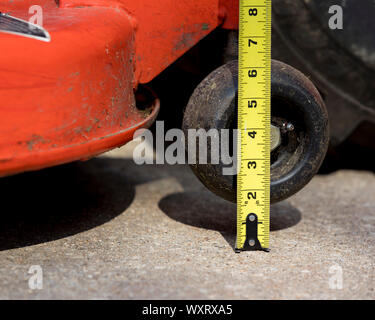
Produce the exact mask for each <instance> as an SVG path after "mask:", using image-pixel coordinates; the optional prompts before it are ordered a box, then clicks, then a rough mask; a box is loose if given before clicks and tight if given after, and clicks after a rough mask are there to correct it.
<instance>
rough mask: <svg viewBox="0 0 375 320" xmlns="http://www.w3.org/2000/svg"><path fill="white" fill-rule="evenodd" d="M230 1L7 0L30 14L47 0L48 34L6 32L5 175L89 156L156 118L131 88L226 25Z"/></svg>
mask: <svg viewBox="0 0 375 320" xmlns="http://www.w3.org/2000/svg"><path fill="white" fill-rule="evenodd" d="M223 2H224V1H223V0H221V1H219V0H206V1H201V0H186V1H185V0H60V1H55V0H13V1H8V0H0V11H1V12H7V13H9V14H10V15H12V16H14V17H18V18H21V19H25V20H28V19H29V17H30V14H29V12H28V11H29V7H30V6H32V5H40V6H41V7H42V8H43V27H44V28H45V29H46V30H47V31H48V32H49V34H50V36H51V41H50V42H43V41H38V40H35V39H30V38H26V37H22V36H17V35H12V34H6V33H1V32H0V42H1V50H0V61H1V66H0V97H1V102H0V175H8V174H13V173H17V172H22V171H26V170H34V169H39V168H43V167H47V166H51V165H56V164H60V163H65V162H70V161H74V160H77V159H86V158H89V157H91V156H94V155H96V154H99V153H102V152H104V151H107V150H109V149H111V148H114V147H116V146H120V145H122V144H124V143H126V142H127V141H129V140H131V139H132V136H133V133H134V131H135V130H136V129H138V128H142V127H148V126H150V125H151V123H152V122H153V120H154V119H155V117H156V114H157V110H158V105H156V106H155V108H154V110H153V112H152V113H150V114H149V115H146V114H145V113H144V112H141V111H139V110H137V108H136V107H135V101H134V93H133V92H134V89H135V88H136V87H137V85H138V84H139V83H147V82H149V81H150V80H152V79H153V78H154V77H155V76H157V75H158V74H159V73H160V72H161V71H163V70H164V69H165V68H166V67H167V66H169V65H170V64H171V63H173V62H174V61H175V60H176V59H177V58H178V57H180V56H181V55H182V54H183V53H185V52H186V51H187V50H188V49H190V48H191V47H192V46H194V45H195V44H196V43H197V42H198V41H199V40H200V39H202V38H203V37H204V36H206V35H207V34H208V33H210V32H211V31H212V30H213V29H215V28H216V27H217V26H219V25H220V24H222V23H223V22H224V25H225V21H226V20H228V21H229V20H230V17H229V16H228V12H229V11H228V9H227V7H228V6H227V7H226V9H223ZM229 2H232V1H228V3H229ZM229 7H230V6H229ZM223 10H224V11H223ZM223 12H225V14H224V15H223ZM224 18H225V19H224Z"/></svg>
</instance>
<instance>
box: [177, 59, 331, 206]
mask: <svg viewBox="0 0 375 320" xmlns="http://www.w3.org/2000/svg"><path fill="white" fill-rule="evenodd" d="M271 81H272V83H271V90H272V97H271V110H272V111H271V113H272V117H271V122H272V124H273V125H274V126H275V127H278V128H280V136H281V141H280V143H279V144H278V146H277V148H275V149H274V150H273V151H272V152H271V202H272V203H275V202H277V201H281V200H284V199H286V198H288V197H290V196H291V195H293V194H295V193H296V192H298V191H299V190H301V189H302V188H303V187H304V186H305V185H306V184H307V183H308V182H309V181H310V180H311V179H312V178H313V176H314V175H315V174H316V173H317V171H318V170H319V167H320V166H321V164H322V161H323V159H324V157H325V154H326V151H327V148H328V143H329V128H328V114H327V111H326V108H325V105H324V102H323V100H322V98H321V96H320V94H319V92H318V90H317V89H316V88H315V86H314V85H313V83H312V82H311V81H310V80H309V79H308V78H307V77H306V76H304V75H303V74H302V73H301V72H299V71H298V70H296V69H294V68H293V67H291V66H289V65H286V64H284V63H282V62H279V61H275V60H273V61H272V80H271ZM237 91H238V62H237V61H230V62H228V63H227V64H225V65H223V66H221V67H220V68H218V69H216V70H215V71H213V72H212V73H211V74H210V75H208V76H207V77H206V78H205V79H204V80H203V81H202V82H201V83H200V84H199V85H198V87H197V88H196V89H195V91H194V92H193V94H192V96H191V98H190V100H189V102H188V105H187V106H186V109H185V112H184V119H183V124H182V129H183V130H184V133H185V137H186V143H185V146H186V148H187V149H188V148H189V143H191V141H190V142H189V141H188V130H189V129H196V130H198V129H204V130H206V131H208V130H210V129H219V130H220V129H235V128H237ZM286 124H292V125H291V126H290V128H293V129H292V130H284V127H285V125H286ZM207 143H208V145H207V155H210V154H211V151H212V150H211V149H212V148H214V147H215V146H214V145H213V144H211V140H210V139H207ZM196 150H197V155H196V159H197V163H196V164H191V165H190V166H191V169H192V170H193V172H194V173H195V175H196V176H197V177H198V178H199V180H200V181H201V182H202V183H203V184H204V185H205V186H206V187H207V188H208V189H209V190H211V191H212V192H214V193H215V194H216V195H218V196H220V197H222V198H224V199H226V200H228V201H232V202H236V181H237V178H236V176H235V175H223V168H224V167H226V166H225V165H223V164H222V161H220V163H219V164H211V163H210V159H208V161H207V163H199V154H198V153H199V148H196Z"/></svg>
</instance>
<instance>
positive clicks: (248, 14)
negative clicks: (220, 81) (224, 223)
mask: <svg viewBox="0 0 375 320" xmlns="http://www.w3.org/2000/svg"><path fill="white" fill-rule="evenodd" d="M239 21H240V26H239V59H238V63H239V65H238V129H239V131H240V135H239V139H238V144H239V145H238V150H239V151H240V152H239V155H238V156H239V159H238V161H239V162H238V164H239V168H240V171H239V173H238V175H237V241H236V251H244V250H268V248H269V233H270V183H271V181H270V140H271V134H270V131H271V129H270V126H271V0H240V16H239Z"/></svg>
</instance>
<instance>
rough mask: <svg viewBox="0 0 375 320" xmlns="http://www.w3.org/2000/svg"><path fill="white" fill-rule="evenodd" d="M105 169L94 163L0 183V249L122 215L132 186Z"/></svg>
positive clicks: (53, 237)
mask: <svg viewBox="0 0 375 320" xmlns="http://www.w3.org/2000/svg"><path fill="white" fill-rule="evenodd" d="M108 167H111V163H110V161H109V162H108V161H107V159H94V160H91V161H89V162H88V163H86V164H85V163H72V164H69V165H64V166H58V167H54V168H50V169H45V170H41V171H36V172H29V173H25V174H20V175H16V176H11V177H6V178H2V179H0V194H1V199H2V201H1V224H0V250H7V249H13V248H19V247H25V246H29V245H34V244H38V243H43V242H47V241H52V240H56V239H60V238H64V237H67V236H70V235H73V234H76V233H79V232H82V231H85V230H88V229H91V228H94V227H96V226H98V225H101V224H103V223H105V222H107V221H109V220H111V219H113V218H114V217H116V216H117V215H119V214H120V213H122V212H123V211H124V210H125V209H126V208H127V207H128V206H129V205H130V204H131V202H132V201H133V198H134V195H135V189H134V185H132V183H131V182H129V181H127V179H124V178H123V177H121V175H118V174H115V172H111V171H109V170H107V168H108Z"/></svg>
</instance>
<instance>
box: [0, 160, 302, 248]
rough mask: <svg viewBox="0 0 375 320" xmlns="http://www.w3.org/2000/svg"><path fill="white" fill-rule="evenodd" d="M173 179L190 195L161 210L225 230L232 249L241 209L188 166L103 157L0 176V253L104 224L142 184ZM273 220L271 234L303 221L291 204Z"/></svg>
mask: <svg viewBox="0 0 375 320" xmlns="http://www.w3.org/2000/svg"><path fill="white" fill-rule="evenodd" d="M170 177H174V178H175V179H176V180H177V181H178V182H179V184H180V185H181V186H182V187H183V188H184V190H185V192H183V193H176V194H172V195H170V196H167V197H165V198H163V199H162V200H161V201H160V202H159V207H160V208H161V210H163V212H165V214H167V215H168V216H169V217H171V218H172V219H175V220H177V221H180V222H182V223H185V224H188V225H192V226H197V227H200V228H206V229H212V230H217V231H219V232H221V234H222V235H223V237H224V238H225V239H226V240H227V241H228V243H229V244H230V245H231V246H232V247H233V246H234V241H235V233H236V229H235V225H236V221H235V219H236V206H235V205H234V204H232V203H229V202H227V201H225V200H222V199H221V198H219V197H217V196H215V195H213V194H212V193H211V192H209V191H208V190H206V189H205V187H204V186H203V185H202V184H201V183H200V182H199V181H198V179H197V178H196V177H195V176H194V175H193V173H192V172H191V171H190V169H189V168H188V166H167V165H147V166H138V165H136V164H135V163H134V162H133V160H132V159H123V158H106V157H103V158H96V159H92V160H90V161H87V162H83V163H82V162H75V163H71V164H68V165H63V166H57V167H53V168H49V169H44V170H40V171H36V172H29V173H24V174H20V175H16V176H11V177H6V178H1V179H0V194H1V199H2V202H1V207H0V208H1V224H0V251H2V250H8V249H14V248H20V247H25V246H30V245H35V244H39V243H44V242H48V241H53V240H57V239H61V238H64V237H68V236H72V235H74V234H77V233H80V232H84V231H86V230H90V229H92V228H95V227H97V226H100V225H102V224H104V223H106V222H108V221H110V220H112V219H113V218H115V217H116V216H118V215H120V214H121V213H123V212H124V211H125V210H126V209H127V208H128V207H129V206H130V205H131V203H132V202H133V200H134V198H135V188H136V186H137V185H139V184H142V183H147V182H151V181H154V180H159V179H164V178H170ZM197 190H198V191H197ZM271 216H272V219H271V230H280V229H285V228H288V227H291V226H293V225H295V224H297V223H298V222H299V220H300V219H301V214H300V213H299V211H298V210H297V209H295V208H293V207H292V206H291V205H290V204H289V203H288V202H283V203H281V204H278V205H275V206H273V208H272V212H271Z"/></svg>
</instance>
